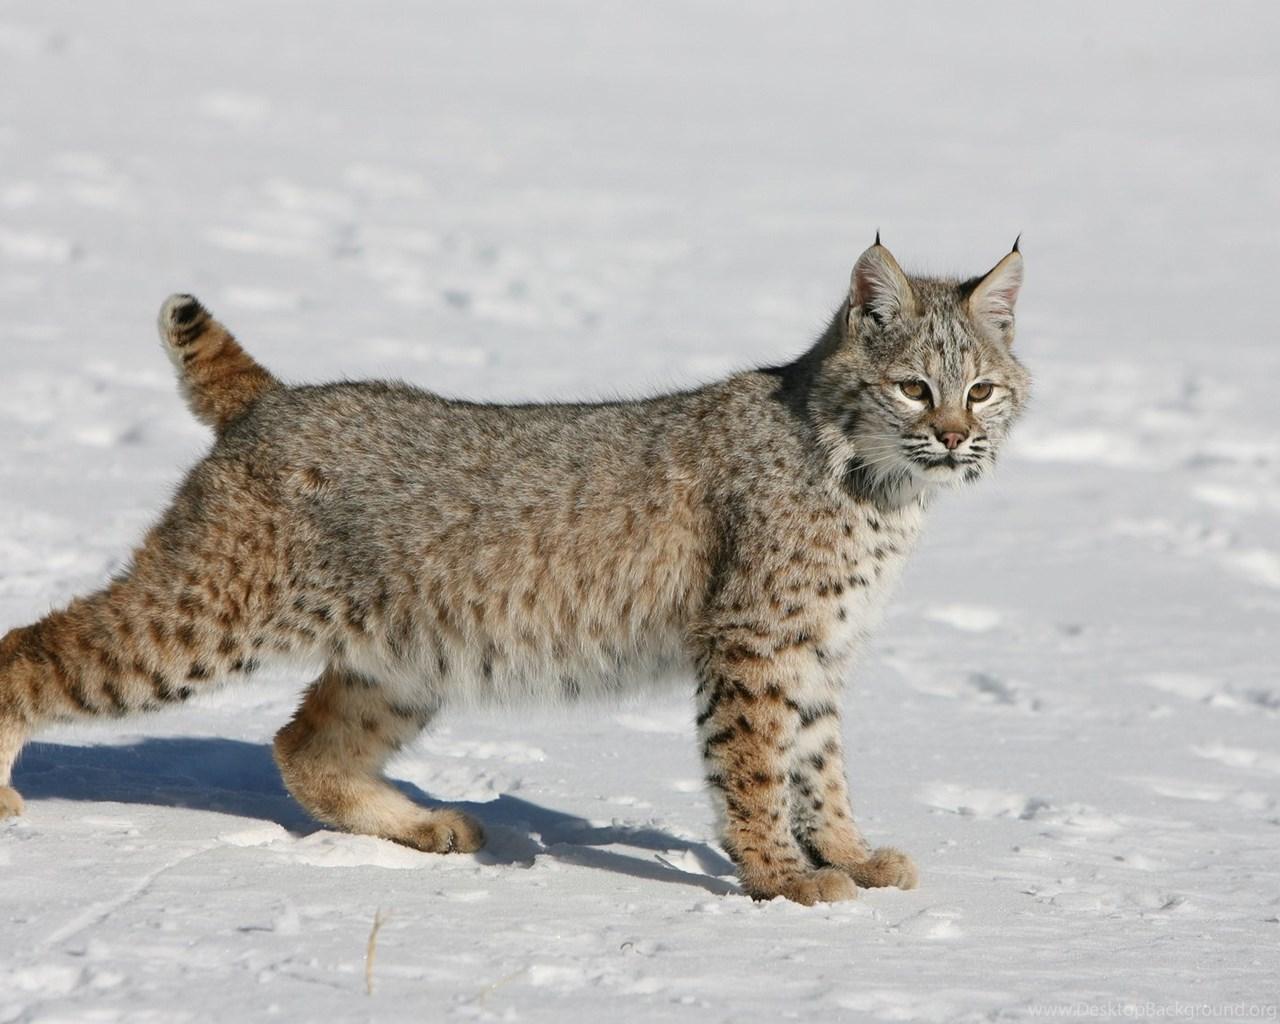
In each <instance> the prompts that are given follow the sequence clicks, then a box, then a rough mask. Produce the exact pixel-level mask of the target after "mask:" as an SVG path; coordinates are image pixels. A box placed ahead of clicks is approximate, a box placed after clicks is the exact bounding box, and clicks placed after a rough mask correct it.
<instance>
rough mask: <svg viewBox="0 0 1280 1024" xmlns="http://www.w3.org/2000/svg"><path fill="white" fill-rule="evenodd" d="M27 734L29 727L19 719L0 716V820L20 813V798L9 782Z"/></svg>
mask: <svg viewBox="0 0 1280 1024" xmlns="http://www.w3.org/2000/svg"><path fill="white" fill-rule="evenodd" d="M28 732H29V727H28V726H27V724H26V723H25V722H23V721H22V720H21V719H19V718H16V717H11V716H0V820H3V819H4V818H12V817H13V816H14V815H17V814H21V813H22V797H21V796H20V795H19V794H18V791H17V790H16V789H14V788H13V786H11V785H10V784H9V780H10V779H11V777H12V775H11V773H12V771H13V762H14V761H16V760H17V759H18V754H19V753H20V752H21V750H22V745H23V744H24V743H25V742H26V741H27V735H28Z"/></svg>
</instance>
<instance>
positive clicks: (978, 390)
mask: <svg viewBox="0 0 1280 1024" xmlns="http://www.w3.org/2000/svg"><path fill="white" fill-rule="evenodd" d="M991 391H992V386H991V385H990V384H988V383H987V382H986V381H983V382H982V383H981V384H975V385H974V386H973V387H971V388H970V389H969V401H971V402H985V401H986V400H987V399H988V398H990V397H991Z"/></svg>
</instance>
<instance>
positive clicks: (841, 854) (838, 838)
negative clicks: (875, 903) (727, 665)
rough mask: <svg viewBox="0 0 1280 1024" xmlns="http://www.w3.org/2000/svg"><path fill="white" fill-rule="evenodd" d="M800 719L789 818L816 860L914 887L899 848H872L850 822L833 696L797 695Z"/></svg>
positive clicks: (868, 878)
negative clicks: (808, 697) (812, 697)
mask: <svg viewBox="0 0 1280 1024" xmlns="http://www.w3.org/2000/svg"><path fill="white" fill-rule="evenodd" d="M796 703H797V710H798V712H799V717H800V722H799V727H798V729H797V731H796V740H795V746H794V748H793V757H792V761H791V771H790V774H789V778H788V781H789V783H790V786H791V823H792V829H793V831H794V832H795V836H796V838H797V839H798V840H799V842H800V845H801V846H802V847H804V849H805V851H806V852H807V853H808V854H809V857H810V859H812V861H813V862H814V863H815V864H819V865H831V866H833V867H837V868H840V869H841V870H843V871H846V872H848V873H849V875H850V876H851V877H852V878H853V879H854V880H855V881H856V882H857V883H858V884H859V885H861V886H864V887H866V888H875V887H880V886H886V885H896V886H897V887H898V888H900V889H914V888H915V886H916V882H917V874H916V866H915V863H914V862H913V861H912V860H911V858H910V857H908V856H907V855H906V854H905V853H903V852H902V851H901V850H895V849H893V848H892V847H888V846H885V847H880V848H879V849H876V850H872V849H871V847H870V846H868V845H867V841H866V840H865V839H863V838H862V833H861V832H859V831H858V827H857V825H855V824H854V822H853V811H852V809H851V808H850V805H849V788H848V783H847V782H846V780H845V770H844V755H843V750H842V747H841V742H840V713H839V709H838V708H837V707H836V704H835V702H834V701H832V700H825V699H821V698H819V699H817V700H814V701H809V702H806V701H804V700H798V701H796Z"/></svg>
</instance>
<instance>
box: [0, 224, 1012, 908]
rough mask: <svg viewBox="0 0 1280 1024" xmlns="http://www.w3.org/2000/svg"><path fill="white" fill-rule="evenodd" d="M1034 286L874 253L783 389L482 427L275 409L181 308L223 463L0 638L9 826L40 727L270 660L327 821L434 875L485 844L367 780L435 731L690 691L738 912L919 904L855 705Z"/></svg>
mask: <svg viewBox="0 0 1280 1024" xmlns="http://www.w3.org/2000/svg"><path fill="white" fill-rule="evenodd" d="M1021 280H1022V257H1021V255H1020V254H1019V251H1018V246H1017V243H1015V244H1014V247H1013V250H1012V251H1011V252H1010V253H1009V254H1008V255H1007V256H1005V257H1004V258H1003V259H1002V260H1001V261H1000V262H999V263H997V264H996V266H995V267H994V268H993V269H992V270H991V271H990V272H988V273H987V274H985V275H984V276H982V277H979V278H974V279H972V280H968V281H964V282H959V281H953V280H938V279H929V278H920V277H908V276H907V275H905V274H904V273H903V271H902V270H901V268H900V267H899V266H898V263H897V261H896V260H895V259H894V258H893V256H892V255H891V254H890V253H889V251H888V249H886V248H885V247H884V246H882V245H881V244H880V239H879V236H878V235H877V237H876V242H875V244H874V245H873V246H871V248H869V249H868V250H867V251H866V252H865V253H863V254H862V256H861V257H860V258H859V259H858V261H857V264H856V266H855V267H854V269H853V274H852V279H851V283H850V288H849V291H848V294H847V296H846V298H845V299H844V301H843V302H842V303H841V306H840V308H839V310H838V311H837V313H836V315H835V316H834V318H833V319H832V321H831V323H830V326H829V327H828V328H827V329H826V331H825V332H824V333H823V334H822V336H821V337H820V338H819V339H818V341H817V342H816V343H815V344H814V345H813V346H812V347H811V348H810V349H809V350H808V351H807V352H805V353H804V354H803V355H802V356H800V357H799V358H798V359H796V360H795V361H794V362H792V363H789V364H787V365H785V366H779V367H773V368H767V369H760V370H755V371H750V372H745V373H738V374H735V375H733V376H731V377H729V378H728V379H727V380H722V381H719V382H716V383H713V384H709V385H707V386H705V387H700V388H697V389H695V390H691V391H686V392H681V393H677V394H669V395H661V396H658V397H656V398H649V399H645V400H642V401H623V402H605V403H595V404H581V405H578V404H567V405H485V404H475V403H470V402H462V401H453V400H448V399H444V398H441V397H438V396H436V395H433V394H431V393H429V392H425V391H420V390H418V389H416V388H413V387H408V386H406V385H402V384H394V383H380V382H364V383H345V382H344V383H337V384H327V385H321V386H302V387H289V386H286V385H284V384H282V383H281V382H280V381H279V380H277V379H276V378H275V377H274V376H273V375H272V374H271V373H269V372H268V371H267V370H266V369H264V368H263V367H262V366H260V365H259V364H258V363H257V362H255V361H254V360H253V359H252V358H251V357H250V356H249V355H248V354H247V353H246V352H245V351H244V350H243V349H242V348H241V347H240V346H239V345H238V344H237V343H236V341H235V340H234V339H233V338H232V336H231V335H230V334H229V333H228V332H227V330H226V329H225V328H224V327H223V326H222V325H221V324H220V323H218V322H217V321H216V320H214V319H213V318H212V317H211V316H210V314H209V313H208V312H207V311H206V310H205V309H204V307H203V306H202V305H201V304H200V303H199V302H197V301H196V300H195V299H194V298H192V297H191V296H189V295H176V296H173V297H171V298H170V299H168V300H167V301H166V302H165V304H164V307H163V308H162V310H161V312H160V332H161V336H162V339H163V340H164V342H165V344H166V347H167V350H168V352H169V355H170V356H171V358H172V360H173V362H174V365H175V366H176V368H177V371H178V378H179V381H180V383H181V387H182V390H183V392H184V394H185V397H186V399H187V402H188V404H189V405H190V407H191V410H192V412H193V413H194V414H195V415H196V416H197V417H198V418H199V419H200V420H202V421H203V422H205V423H206V424H208V425H209V426H211V427H213V428H214V430H215V431H216V434H217V439H216V441H215V443H214V445H213V448H212V450H211V451H210V453H209V454H208V456H206V457H205V458H204V459H203V461H201V462H200V463H199V464H198V465H197V466H196V467H195V468H194V469H193V470H192V471H191V472H190V474H189V475H188V476H187V478H186V481H185V482H184V483H183V485H182V487H181V488H180V490H179V491H178V493H177V496H176V498H175V499H174V501H173V505H172V507H171V508H170V509H169V510H168V511H167V512H166V513H165V515H164V516H163V518H162V519H161V520H160V522H159V523H158V524H157V525H156V526H155V527H153V528H152V529H151V531H150V532H149V533H148V534H147V536H146V538H145V540H144V541H143V543H142V545H141V547H140V548H139V549H138V550H137V552H136V553H135V554H134V557H133V560H132V562H131V564H130V566H129V567H128V568H127V569H126V570H125V571H123V572H122V573H121V574H120V575H119V576H117V577H116V578H115V579H113V580H112V581H111V582H110V583H109V584H108V585H107V586H106V587H105V589H103V590H101V591H99V592H97V593H95V594H92V595H90V596H88V597H82V598H78V599H76V600H74V601H72V602H71V603H70V605H68V606H67V607H66V608H65V609H62V610H60V611H54V612H52V613H51V614H49V615H48V616H46V617H45V618H43V619H41V620H40V621H39V622H37V623H35V624H34V625H31V626H26V627H23V628H19V629H14V630H12V631H11V632H9V633H8V634H7V635H6V636H5V637H4V638H3V640H0V817H4V816H8V815H12V814H17V813H20V812H21V809H22V800H21V798H20V797H19V795H18V793H17V792H16V791H15V790H14V789H13V788H12V787H11V786H9V785H8V783H9V782H10V770H11V767H12V764H13V762H14V760H15V759H16V758H17V756H18V753H19V751H20V750H21V748H22V745H23V743H24V742H25V741H26V740H27V738H28V737H29V736H30V735H31V733H32V732H33V731H34V730H35V729H37V728H38V727H39V726H40V725H42V724H43V723H47V722H54V721H60V720H66V719H72V718H79V717H82V716H96V715H115V716H120V715H124V714H127V713H129V712H132V711H140V710H145V709H148V708H158V707H161V706H164V705H167V704H171V703H174V702H177V701H182V700H185V699H186V698H188V697H190V696H191V695H192V694H194V693H197V692H200V691H202V690H203V689H205V688H206V687H209V686H212V685H213V684H214V683H215V682H217V681H219V680H222V679H227V678H240V679H247V678H249V677H251V676H252V675H253V674H254V672H255V671H256V670H257V669H258V668H259V667H260V665H261V664H262V663H263V661H264V660H266V659H272V658H280V657H286V658H310V659H317V660H321V661H323V662H324V663H325V664H326V665H327V667H326V668H325V669H324V671H323V672H322V673H321V675H320V677H319V678H318V679H317V680H316V681H315V682H314V683H313V684H311V686H310V688H309V689H308V690H307V692H306V696H305V698H304V700H303V701H302V704H301V706H300V707H299V709H298V711H297V713H296V715H295V716H294V718H293V720H292V721H291V722H290V723H289V724H288V725H286V726H285V727H284V728H283V729H282V730H281V731H280V733H279V734H278V735H277V737H276V740H275V757H276V761H277V763H278V764H279V767H280V771H281V773H282V774H283V776H284V781H285V784H286V785H287V786H288V788H289V791H290V792H291V793H292V794H293V795H294V797H296V798H297V800H298V801H299V802H300V803H301V804H302V806H303V807H305V808H306V809H307V811H308V812H310V813H311V814H312V815H313V816H314V817H315V818H317V819H319V820H320V821H322V822H326V823H328V824H330V825H333V826H335V827H337V828H341V829H346V830H349V831H352V832H361V833H369V834H372V835H377V836H383V837H385V838H387V839H392V840H395V841H396V842H399V843H404V844H407V845H409V846H412V847H416V848H418V849H420V850H427V851H432V852H437V853H446V852H450V851H474V850H476V849H478V848H479V847H480V846H481V845H482V843H483V842H484V836H483V833H482V831H481V828H480V826H479V824H477V823H476V822H475V821H474V820H472V819H471V818H470V817H468V816H466V815H464V814H462V813H461V812H459V811H457V810H452V809H447V808H437V809H427V808H424V807H421V806H419V805H418V804H416V803H414V802H413V801H411V800H410V799H409V798H408V797H406V796H405V795H403V794H402V793H401V792H400V791H399V790H398V789H396V788H394V787H393V786H392V785H390V784H389V783H388V782H387V781H386V779H385V778H384V777H383V775H382V774H381V769H382V767H383V765H384V764H385V762H386V761H387V759H388V758H389V757H390V756H391V755H392V754H393V753H394V752H395V751H396V750H397V749H399V748H400V747H401V746H403V745H404V744H406V743H409V742H410V741H412V740H413V739H414V737H415V736H417V735H418V733H419V732H420V731H421V730H422V729H423V728H425V727H426V726H427V725H428V724H429V723H430V722H431V721H432V720H433V719H434V718H435V716H436V714H437V713H438V712H439V711H441V710H442V709H443V708H444V707H445V706H446V705H448V704H450V703H458V702H487V703H499V704H514V703H517V702H518V701H521V700H525V701H539V702H550V701H574V700H578V699H579V698H587V697H594V696H609V695H616V694H621V693H625V692H628V691H631V690H634V689H635V688H637V687H638V686H643V685H645V684H651V683H652V682H653V681H654V680H656V679H658V678H659V677H668V676H672V675H674V676H675V677H676V678H679V679H689V678H690V677H691V676H692V677H693V678H696V690H695V695H696V705H697V710H696V714H697V728H698V739H699V742H700V746H701V751H702V756H703V759H704V762H705V769H706V782H707V785H708V788H709V790H710V793H711V796H712V799H713V802H714V804H715V805H716V809H717V812H718V814H719V819H720V829H721V835H722V840H723V845H724V848H725V850H726V851H727V852H728V853H729V855H730V856H731V857H732V858H733V860H734V862H735V864H736V865H737V867H738V871H739V874H740V877H741V881H742V885H743V888H744V890H745V891H746V892H747V893H748V894H750V895H751V896H753V897H756V898H761V899H768V898H771V897H775V896H779V895H781V896H784V897H786V898H788V899H791V900H795V901H797V902H799V903H804V904H812V903H814V902H817V901H830V900H847V899H851V898H853V897H854V896H856V894H857V891H858V887H859V886H887V885H896V886H900V887H902V888H910V887H912V886H914V885H915V884H916V878H917V875H916V868H915V866H914V864H913V863H912V861H911V860H910V858H909V857H907V856H906V855H905V854H904V853H902V852H900V851H898V850H895V849H891V848H881V849H876V850H873V849H871V848H870V847H869V845H868V844H867V843H866V841H865V840H864V839H863V837H862V835H861V834H860V833H859V831H858V829H857V827H856V826H855V824H854V821H853V817H852V812H851V811H850V805H849V797H848V793H847V790H846V782H845V774H844V766H843V759H842V752H841V743H840V718H839V715H840V692H841V683H842V680H843V679H844V677H845V674H846V671H847V670H848V668H849V666H850V663H851V661H852V659H853V657H854V654H855V652H856V651H857V650H858V648H859V647H860V645H861V644H862V643H863V641H864V640H865V639H866V637H867V635H868V631H869V630H870V629H871V627H872V625H873V624H874V620H875V619H876V617H877V616H878V612H879V610H880V608H881V606H882V604H883V602H884V599H885V596H886V592H887V591H888V590H889V588H890V586H891V584H892V583H893V581H894V579H895V578H896V577H897V576H898V574H899V571H900V569H901V567H902V565H903V561H904V559H905V558H906V555H907V552H908V549H909V548H910V547H911V546H912V544H913V542H914V540H915V538H916V535H917V533H918V531H919V530H920V527H921V521H922V519H923V515H924V512H925V509H926V506H927V505H928V503H929V500H930V497H931V495H932V494H933V492H934V491H936V490H937V489H939V488H942V487H947V486H950V485H953V484H957V483H960V482H962V481H973V480H976V479H978V478H979V477H980V476H982V475H983V474H984V473H985V472H986V471H987V470H988V469H989V468H990V467H991V466H992V464H993V463H994V461H995V458H996V453H997V451H998V449H999V446H1000V444H1001V442H1002V441H1003V439H1004V438H1005V436H1006V434H1007V432H1008V430H1009V427H1010V424H1011V423H1012V422H1013V420H1014V419H1015V418H1016V416H1017V415H1018V413H1019V412H1020V411H1021V409H1022V407H1023V404H1024V402H1025V401H1026V398H1027V392H1028V387H1029V378H1028V375H1027V373H1026V371H1025V370H1024V369H1023V368H1022V366H1021V365H1020V364H1019V363H1018V361H1017V360H1016V359H1015V357H1014V356H1013V354H1012V352H1011V348H1010V346H1011V343H1012V341H1013V333H1014V304H1015V301H1016V299H1017V295H1018V290H1019V287H1020V284H1021Z"/></svg>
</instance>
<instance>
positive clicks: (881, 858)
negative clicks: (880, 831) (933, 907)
mask: <svg viewBox="0 0 1280 1024" xmlns="http://www.w3.org/2000/svg"><path fill="white" fill-rule="evenodd" d="M845 870H846V871H848V872H849V874H850V875H851V876H853V880H854V881H855V882H857V883H858V884H859V885H861V886H863V887H865V888H867V889H879V888H883V887H884V886H887V885H896V886H897V887H898V888H899V889H914V888H915V887H916V885H917V884H919V881H920V875H919V872H917V871H916V863H915V861H913V860H912V859H911V858H910V857H908V856H907V855H906V854H905V853H903V852H902V851H901V850H895V849H894V848H893V847H892V846H881V847H879V848H878V849H875V850H872V851H871V856H870V857H868V858H867V859H866V860H864V861H861V862H860V863H858V864H849V865H846V866H845Z"/></svg>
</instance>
